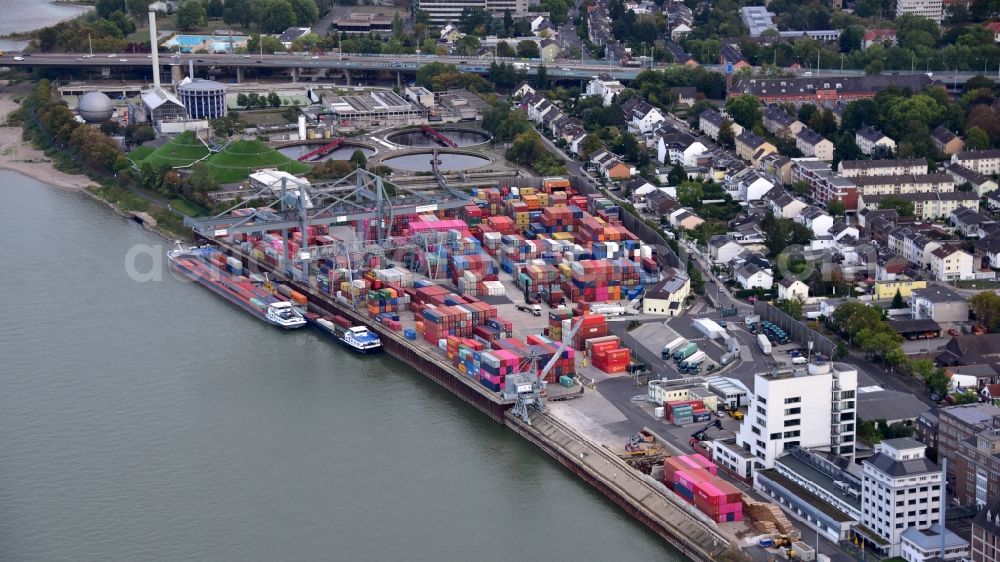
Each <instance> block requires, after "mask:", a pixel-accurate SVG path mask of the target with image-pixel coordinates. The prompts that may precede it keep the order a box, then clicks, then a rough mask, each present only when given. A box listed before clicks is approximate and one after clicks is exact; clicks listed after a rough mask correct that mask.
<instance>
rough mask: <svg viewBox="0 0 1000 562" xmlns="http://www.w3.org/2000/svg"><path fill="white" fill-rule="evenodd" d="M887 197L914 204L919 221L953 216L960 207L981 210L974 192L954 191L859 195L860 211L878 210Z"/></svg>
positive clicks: (915, 214)
mask: <svg viewBox="0 0 1000 562" xmlns="http://www.w3.org/2000/svg"><path fill="white" fill-rule="evenodd" d="M887 197H892V198H895V199H902V200H903V201H910V202H911V203H913V210H914V216H915V217H916V218H917V219H918V220H925V221H933V220H937V219H941V218H947V217H949V216H951V213H952V212H954V211H955V209H957V208H959V207H963V206H964V207H969V208H970V209H973V210H976V211H978V210H979V197H978V196H977V195H976V194H975V193H973V192H965V191H953V192H948V193H903V194H899V195H858V209H859V210H860V209H877V208H878V206H879V204H880V203H881V202H882V201H883V200H884V199H886V198H887Z"/></svg>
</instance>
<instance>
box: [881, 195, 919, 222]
mask: <svg viewBox="0 0 1000 562" xmlns="http://www.w3.org/2000/svg"><path fill="white" fill-rule="evenodd" d="M878 208H879V209H895V210H896V212H897V213H899V216H901V217H912V216H914V214H915V211H914V208H913V201H906V200H905V199H900V198H899V197H896V196H893V195H889V196H888V197H886V198H885V199H883V200H881V201H879V204H878Z"/></svg>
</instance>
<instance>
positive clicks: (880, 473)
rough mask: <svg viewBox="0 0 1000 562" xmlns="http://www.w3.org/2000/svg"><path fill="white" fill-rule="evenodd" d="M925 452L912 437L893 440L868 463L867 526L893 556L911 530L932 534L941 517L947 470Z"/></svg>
mask: <svg viewBox="0 0 1000 562" xmlns="http://www.w3.org/2000/svg"><path fill="white" fill-rule="evenodd" d="M925 449H926V446H925V445H924V444H922V443H920V442H919V441H916V440H914V439H910V438H909V437H904V438H901V439H889V440H886V441H883V442H881V443H879V444H878V445H876V446H875V454H874V455H872V456H871V457H869V458H867V459H865V460H864V461H862V465H863V467H864V477H863V478H862V482H861V486H862V488H861V523H862V524H863V525H864V526H865V527H866V528H867V529H869V530H871V531H873V532H874V533H875V534H876V535H877V536H878V537H879V538H880V539H881V541H878V540H876V539H875V537H870V538H871V539H872V540H873V542H874V543H875V546H876V547H877V548H879V550H882V551H883V552H885V554H887V555H889V556H899V555H900V551H901V546H900V535H902V534H903V532H904V531H905V530H906V529H909V528H916V529H926V528H929V527H930V526H931V525H932V524H934V523H936V522H937V521H938V520H940V518H941V486H942V485H943V484H944V482H942V478H941V469H940V467H938V466H937V465H936V464H934V463H933V462H931V461H930V460H929V459H928V458H927V457H926V455H925V454H924V453H925ZM862 534H864V531H862Z"/></svg>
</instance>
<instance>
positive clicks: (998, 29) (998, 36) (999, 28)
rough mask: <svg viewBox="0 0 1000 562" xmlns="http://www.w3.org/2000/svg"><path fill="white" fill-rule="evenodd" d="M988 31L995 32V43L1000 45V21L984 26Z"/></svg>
mask: <svg viewBox="0 0 1000 562" xmlns="http://www.w3.org/2000/svg"><path fill="white" fill-rule="evenodd" d="M983 27H985V28H986V29H987V30H988V31H991V32H993V42H994V43H1000V21H991V22H989V23H987V24H985V25H983Z"/></svg>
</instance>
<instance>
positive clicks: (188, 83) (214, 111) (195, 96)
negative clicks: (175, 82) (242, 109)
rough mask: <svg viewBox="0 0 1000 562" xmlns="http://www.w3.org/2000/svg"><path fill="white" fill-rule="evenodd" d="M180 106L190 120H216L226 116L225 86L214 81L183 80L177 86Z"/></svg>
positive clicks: (199, 79)
mask: <svg viewBox="0 0 1000 562" xmlns="http://www.w3.org/2000/svg"><path fill="white" fill-rule="evenodd" d="M177 93H178V94H179V95H180V100H181V104H182V105H183V106H184V107H185V108H187V116H188V117H190V118H191V119H218V118H220V117H225V116H226V86H225V85H224V84H220V83H219V82H215V81H214V80H202V79H201V78H195V79H194V80H185V81H184V82H181V84H180V85H179V86H177Z"/></svg>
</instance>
